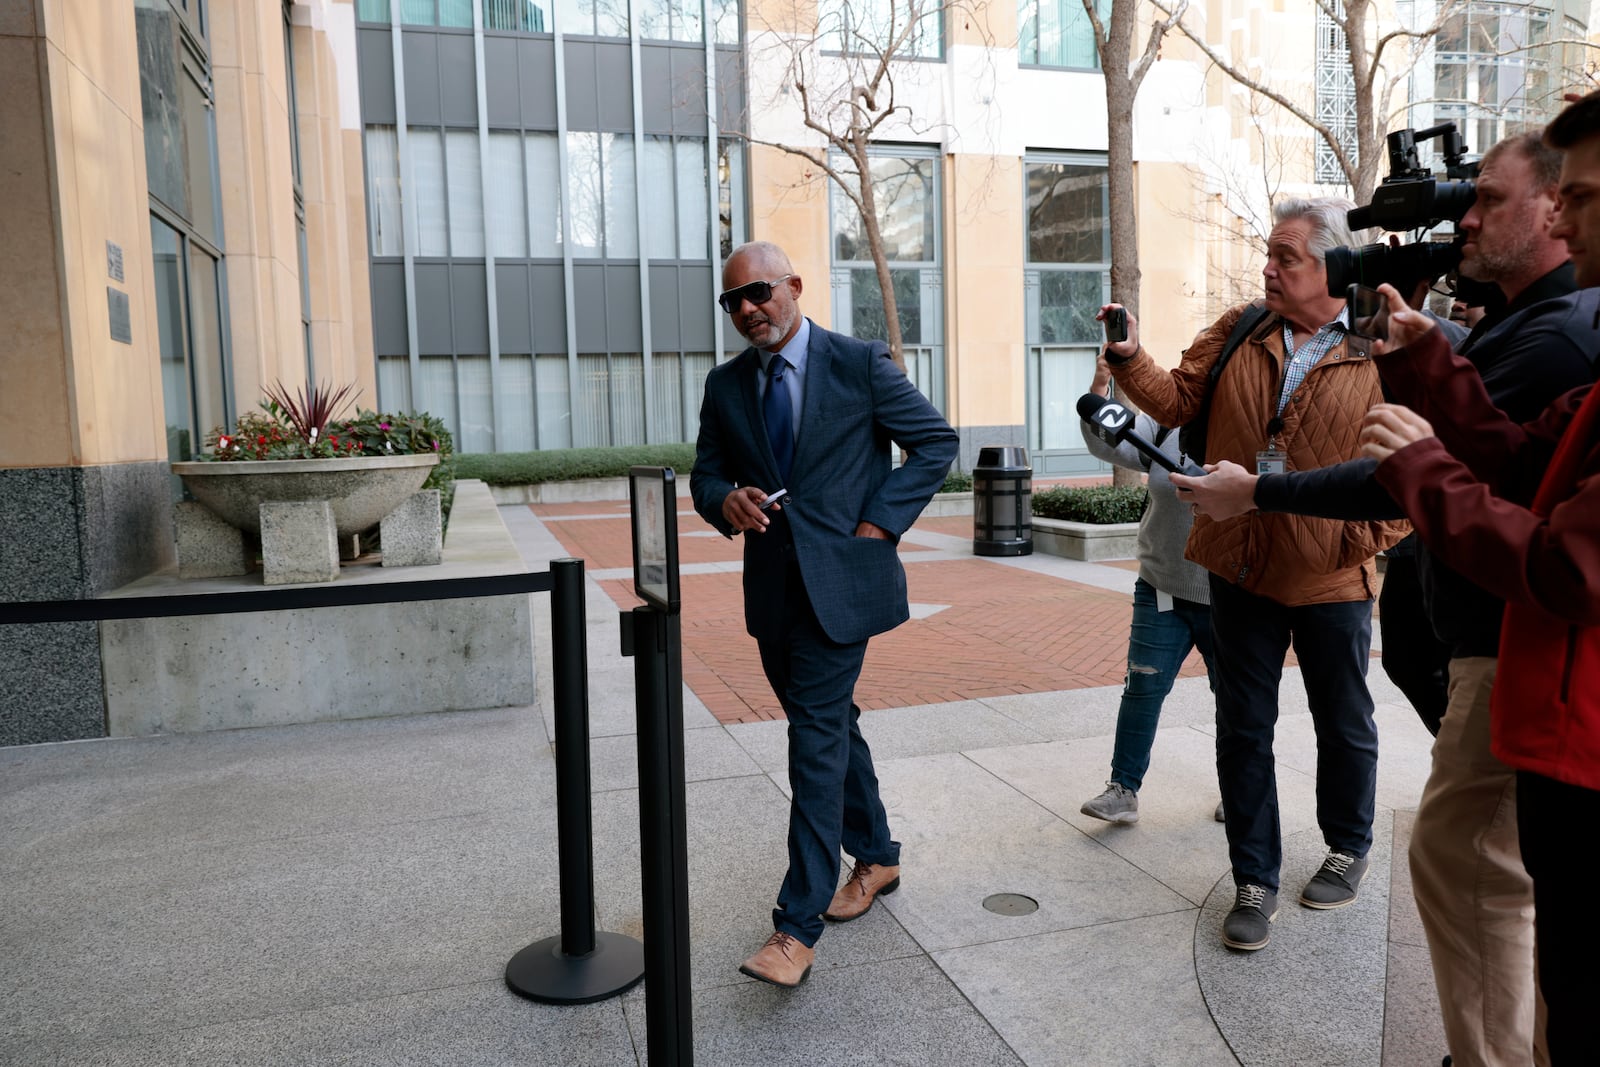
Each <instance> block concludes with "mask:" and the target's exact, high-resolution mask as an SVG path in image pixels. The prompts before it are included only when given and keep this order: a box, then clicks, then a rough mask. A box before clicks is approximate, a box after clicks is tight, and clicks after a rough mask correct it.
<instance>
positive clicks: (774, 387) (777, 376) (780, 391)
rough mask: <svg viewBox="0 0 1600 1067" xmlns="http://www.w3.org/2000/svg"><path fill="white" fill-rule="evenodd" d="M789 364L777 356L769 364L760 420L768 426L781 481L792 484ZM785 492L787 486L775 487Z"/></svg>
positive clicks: (773, 455) (792, 426) (792, 443)
mask: <svg viewBox="0 0 1600 1067" xmlns="http://www.w3.org/2000/svg"><path fill="white" fill-rule="evenodd" d="M788 369H789V363H788V361H787V360H785V359H784V358H783V357H782V356H778V355H774V356H773V357H772V361H771V362H770V363H768V364H767V375H768V381H767V396H766V400H765V401H763V402H762V405H761V416H762V418H764V419H766V422H767V440H768V441H769V442H771V444H772V458H773V459H775V460H777V461H778V477H779V478H781V479H782V480H783V481H784V482H787V481H788V480H789V464H790V463H792V462H793V461H794V409H793V408H791V407H790V406H789V382H788V379H787V377H786V376H785V374H784V371H786V370H788ZM775 488H778V489H782V488H785V486H776V487H775Z"/></svg>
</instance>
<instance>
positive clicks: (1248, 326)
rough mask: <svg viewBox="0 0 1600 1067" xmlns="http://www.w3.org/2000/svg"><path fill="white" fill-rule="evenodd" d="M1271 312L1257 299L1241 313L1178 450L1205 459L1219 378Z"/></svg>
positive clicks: (1180, 436) (1196, 459)
mask: <svg viewBox="0 0 1600 1067" xmlns="http://www.w3.org/2000/svg"><path fill="white" fill-rule="evenodd" d="M1270 314H1271V312H1270V311H1268V310H1267V306H1266V304H1264V303H1262V302H1260V301H1257V302H1255V303H1252V304H1251V305H1250V306H1249V307H1247V308H1245V309H1244V314H1242V315H1240V316H1239V321H1238V322H1236V323H1234V324H1233V329H1232V331H1230V332H1229V334H1228V339H1227V340H1226V341H1224V342H1223V343H1222V352H1221V353H1220V354H1219V355H1218V356H1217V361H1216V362H1215V363H1213V364H1211V370H1210V372H1209V373H1207V374H1206V393H1205V396H1203V397H1201V398H1200V410H1199V411H1197V412H1196V413H1195V416H1194V418H1192V419H1190V420H1189V421H1188V422H1187V423H1185V424H1184V426H1183V428H1182V429H1181V430H1179V431H1178V450H1179V451H1180V452H1182V453H1183V454H1184V455H1185V456H1188V457H1189V458H1190V459H1192V460H1193V461H1194V462H1196V463H1204V462H1205V461H1206V423H1207V422H1209V421H1210V419H1211V398H1212V397H1213V396H1214V395H1216V392H1217V381H1218V379H1220V378H1221V377H1222V370H1223V368H1224V367H1226V366H1227V365H1228V360H1230V359H1232V358H1233V354H1234V352H1236V351H1237V350H1238V348H1239V346H1240V345H1242V344H1244V342H1245V339H1246V338H1248V337H1249V336H1250V335H1251V334H1252V333H1254V332H1255V329H1256V327H1257V326H1260V325H1261V323H1262V322H1264V321H1266V318H1267V316H1268V315H1270Z"/></svg>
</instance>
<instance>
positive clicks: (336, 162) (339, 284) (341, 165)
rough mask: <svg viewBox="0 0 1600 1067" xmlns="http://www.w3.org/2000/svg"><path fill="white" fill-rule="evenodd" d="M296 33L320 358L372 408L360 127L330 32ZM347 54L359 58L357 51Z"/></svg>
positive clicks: (321, 372)
mask: <svg viewBox="0 0 1600 1067" xmlns="http://www.w3.org/2000/svg"><path fill="white" fill-rule="evenodd" d="M341 6H343V7H346V8H348V7H349V6H350V5H349V4H343V5H341ZM293 32H294V50H295V101H296V111H297V113H298V116H299V121H300V175H301V190H302V193H303V196H304V203H305V213H306V241H307V249H306V265H307V274H308V278H309V283H310V292H311V350H312V353H313V362H314V364H315V367H316V373H317V376H318V377H319V378H321V379H323V380H325V381H330V382H334V383H337V384H343V383H346V382H355V383H357V385H358V387H359V388H360V390H361V394H362V401H361V402H362V403H364V404H367V405H369V406H370V405H372V404H375V403H376V398H377V382H376V370H375V367H374V363H373V358H372V316H371V314H370V313H369V309H370V308H371V306H372V305H371V298H370V294H369V281H368V263H367V229H366V217H367V216H366V187H365V184H364V181H363V178H362V168H361V147H362V146H361V131H360V130H359V129H344V128H343V127H342V126H341V124H340V114H339V86H338V74H339V63H340V59H341V57H339V56H336V55H335V54H334V51H333V46H332V44H331V42H330V40H329V38H328V35H327V34H326V33H322V32H319V31H317V30H315V29H313V28H312V27H311V26H308V25H306V26H302V25H299V24H296V25H295V27H294V31H293ZM342 58H343V61H344V62H346V63H353V62H354V61H355V57H354V56H353V55H352V56H347V57H342ZM296 273H297V274H298V272H296ZM296 307H298V305H296Z"/></svg>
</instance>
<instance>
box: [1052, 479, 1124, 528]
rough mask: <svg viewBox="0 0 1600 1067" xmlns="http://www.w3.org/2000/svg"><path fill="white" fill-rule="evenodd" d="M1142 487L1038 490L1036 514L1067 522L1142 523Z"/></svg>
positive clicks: (1110, 486)
mask: <svg viewBox="0 0 1600 1067" xmlns="http://www.w3.org/2000/svg"><path fill="white" fill-rule="evenodd" d="M1147 495H1148V494H1147V492H1146V490H1145V487H1144V486H1142V485H1092V486H1087V487H1084V488H1081V489H1074V488H1070V487H1068V486H1057V487H1055V488H1052V489H1035V490H1034V492H1033V514H1034V517H1035V518H1040V519H1063V520H1065V521H1067V522H1092V523H1102V524H1103V523H1114V522H1138V521H1139V516H1141V515H1143V514H1144V505H1145V497H1146V496H1147Z"/></svg>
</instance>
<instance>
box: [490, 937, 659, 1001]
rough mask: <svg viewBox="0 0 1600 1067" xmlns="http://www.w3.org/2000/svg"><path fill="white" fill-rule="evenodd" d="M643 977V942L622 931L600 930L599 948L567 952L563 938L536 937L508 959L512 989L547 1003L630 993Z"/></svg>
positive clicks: (507, 971) (596, 944) (597, 940)
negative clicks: (584, 953)
mask: <svg viewBox="0 0 1600 1067" xmlns="http://www.w3.org/2000/svg"><path fill="white" fill-rule="evenodd" d="M643 978H644V945H642V944H640V943H639V942H638V941H636V940H635V939H633V938H631V937H625V936H623V935H622V934H607V933H598V932H597V933H596V934H595V935H594V951H593V952H591V953H590V954H589V955H587V956H565V955H562V953H561V937H560V935H557V936H555V937H547V938H545V939H544V940H543V941H535V942H534V943H533V944H531V945H529V946H528V947H527V948H525V949H523V950H522V951H521V952H518V953H517V954H516V955H515V956H512V957H511V962H510V963H508V964H506V985H507V986H508V987H510V989H511V992H513V993H515V994H517V995H518V996H523V997H527V998H528V999H529V1000H539V1001H543V1002H544V1003H546V1004H592V1003H594V1002H595V1001H597V1000H606V999H608V998H610V997H614V996H617V995H619V994H621V993H625V992H627V991H628V990H630V989H632V988H633V987H634V986H636V985H638V984H639V982H640V980H642V979H643Z"/></svg>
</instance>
